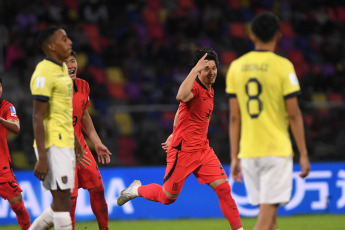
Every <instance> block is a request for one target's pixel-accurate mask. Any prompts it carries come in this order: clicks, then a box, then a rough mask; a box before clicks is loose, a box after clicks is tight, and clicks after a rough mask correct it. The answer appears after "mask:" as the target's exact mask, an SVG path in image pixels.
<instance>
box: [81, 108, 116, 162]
mask: <svg viewBox="0 0 345 230" xmlns="http://www.w3.org/2000/svg"><path fill="white" fill-rule="evenodd" d="M81 125H82V128H83V130H84V132H85V133H86V135H87V136H88V137H89V138H90V140H91V141H92V143H94V145H95V150H96V153H97V156H98V162H99V163H102V164H105V163H107V164H109V163H110V155H111V152H110V151H109V150H108V148H107V147H106V146H105V145H103V143H102V141H101V139H100V138H99V136H98V134H97V131H96V129H95V126H94V125H93V122H92V119H91V117H90V114H89V112H88V111H87V110H84V112H83V115H82V117H81Z"/></svg>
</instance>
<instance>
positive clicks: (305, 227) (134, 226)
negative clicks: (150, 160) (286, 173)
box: [0, 215, 345, 230]
mask: <svg viewBox="0 0 345 230" xmlns="http://www.w3.org/2000/svg"><path fill="white" fill-rule="evenodd" d="M255 222H256V219H255V218H242V223H243V227H244V229H245V230H251V229H253V227H254V225H255ZM278 227H279V229H280V230H330V229H331V230H344V229H345V215H301V216H289V217H279V218H278ZM109 228H110V229H126V230H162V229H163V230H176V229H181V230H184V229H186V230H223V229H230V227H229V224H228V222H227V221H226V220H225V219H181V220H169V221H168V220H167V221H152V220H139V221H110V223H109ZM5 229H6V230H19V229H20V228H19V227H18V226H3V227H0V230H5ZM79 229H81V230H94V229H95V230H96V229H98V225H97V222H95V221H94V222H80V223H77V224H76V230H79Z"/></svg>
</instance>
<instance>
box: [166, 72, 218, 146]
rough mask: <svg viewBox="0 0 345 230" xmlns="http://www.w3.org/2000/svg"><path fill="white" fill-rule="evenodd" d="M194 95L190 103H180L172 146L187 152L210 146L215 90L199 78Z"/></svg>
mask: <svg viewBox="0 0 345 230" xmlns="http://www.w3.org/2000/svg"><path fill="white" fill-rule="evenodd" d="M192 93H193V98H192V99H191V100H190V101H188V102H186V103H183V102H180V105H179V118H178V123H177V125H176V126H175V127H174V130H173V137H172V140H171V144H170V146H171V147H173V148H177V149H180V150H182V151H185V152H193V151H197V150H200V149H202V148H204V147H205V146H206V145H208V139H207V131H208V126H209V123H210V119H211V114H212V111H213V97H214V90H213V88H210V89H209V90H208V89H207V88H206V87H205V86H204V85H203V84H202V82H201V81H200V80H199V78H197V79H196V80H195V81H194V84H193V87H192Z"/></svg>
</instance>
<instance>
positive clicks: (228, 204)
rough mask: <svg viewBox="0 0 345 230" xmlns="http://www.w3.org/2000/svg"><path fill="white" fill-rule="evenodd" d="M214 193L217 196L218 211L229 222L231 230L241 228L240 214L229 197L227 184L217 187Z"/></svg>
mask: <svg viewBox="0 0 345 230" xmlns="http://www.w3.org/2000/svg"><path fill="white" fill-rule="evenodd" d="M214 191H215V192H216V193H217V195H218V198H219V205H220V209H221V210H222V213H223V215H224V216H225V218H226V219H227V220H228V221H229V223H230V226H231V229H233V230H236V229H239V228H242V223H241V219H240V214H239V212H238V209H237V205H236V203H235V200H234V199H233V198H232V196H231V192H230V185H229V183H228V182H224V183H223V184H220V185H218V186H217V187H216V188H215V189H214Z"/></svg>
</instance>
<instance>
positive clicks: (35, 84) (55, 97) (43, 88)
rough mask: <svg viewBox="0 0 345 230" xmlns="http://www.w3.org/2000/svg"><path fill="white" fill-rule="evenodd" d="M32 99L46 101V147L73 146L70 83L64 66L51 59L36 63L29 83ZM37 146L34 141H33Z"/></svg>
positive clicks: (71, 89) (71, 91)
mask: <svg viewBox="0 0 345 230" xmlns="http://www.w3.org/2000/svg"><path fill="white" fill-rule="evenodd" d="M30 89H31V94H32V97H33V99H34V100H39V101H42V102H47V103H49V105H48V110H47V111H46V114H45V115H44V121H43V123H44V130H45V148H49V147H50V146H52V145H56V146H57V147H60V148H74V130H73V118H72V116H73V115H72V114H73V106H72V97H73V82H72V79H71V78H70V76H69V75H68V71H67V66H66V64H65V63H63V64H62V65H60V64H58V63H56V62H55V61H53V60H50V59H44V60H43V61H41V62H40V63H38V64H37V66H36V69H35V72H34V73H33V74H32V77H31V82H30ZM34 147H36V142H34Z"/></svg>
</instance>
